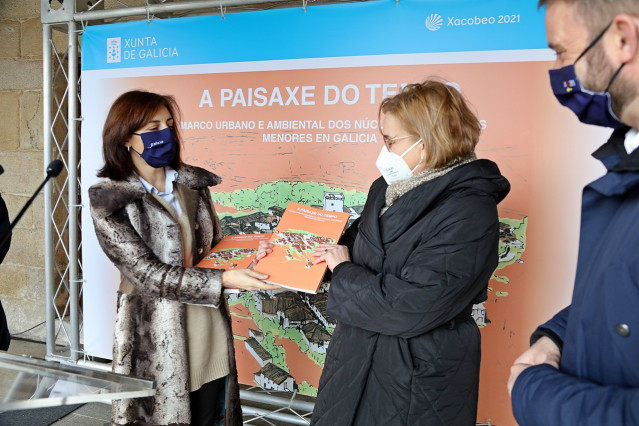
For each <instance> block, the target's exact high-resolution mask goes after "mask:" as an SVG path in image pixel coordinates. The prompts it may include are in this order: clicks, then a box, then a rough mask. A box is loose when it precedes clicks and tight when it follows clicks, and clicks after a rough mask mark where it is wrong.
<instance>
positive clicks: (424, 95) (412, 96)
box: [378, 80, 481, 169]
mask: <svg viewBox="0 0 639 426" xmlns="http://www.w3.org/2000/svg"><path fill="white" fill-rule="evenodd" d="M382 114H392V115H393V116H394V117H395V118H397V119H398V120H399V122H400V123H401V124H402V126H403V127H404V128H405V129H406V131H407V132H409V133H410V134H411V135H413V136H415V138H419V139H421V140H422V141H423V142H424V146H425V148H426V158H425V159H424V163H425V164H426V168H428V169H437V168H440V167H442V166H444V165H446V164H448V163H450V162H451V161H453V160H455V159H457V158H460V157H464V156H466V155H468V154H470V153H471V152H474V151H475V146H476V145H477V142H478V141H479V133H480V131H481V128H480V124H479V120H478V119H477V116H476V115H475V113H474V112H473V111H472V110H471V109H470V107H469V106H468V104H467V102H466V100H465V99H464V97H463V96H462V94H461V93H460V92H459V91H458V90H457V89H456V88H455V87H453V86H451V85H448V84H445V83H443V82H439V81H436V80H426V81H424V82H423V83H415V84H408V85H406V86H405V87H404V88H403V89H402V90H401V91H400V92H399V93H398V94H397V95H395V96H393V97H391V98H386V99H384V100H383V101H382V103H381V105H380V106H379V111H378V118H379V119H380V123H381V116H382Z"/></svg>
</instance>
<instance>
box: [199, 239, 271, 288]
mask: <svg viewBox="0 0 639 426" xmlns="http://www.w3.org/2000/svg"><path fill="white" fill-rule="evenodd" d="M272 235H273V234H270V233H268V234H239V235H227V236H226V237H224V238H222V239H221V240H220V242H219V243H217V244H216V245H215V247H213V248H212V249H211V251H210V252H209V253H208V254H207V255H206V256H204V259H202V260H201V261H200V263H198V264H197V265H195V266H198V267H200V268H211V269H224V270H227V271H228V270H229V269H242V268H250V267H251V266H252V265H251V263H252V262H253V259H254V258H255V253H256V252H257V248H258V247H259V245H260V241H267V240H268V239H270V237H271V236H272ZM239 292H240V290H239V289H236V288H225V289H224V293H239Z"/></svg>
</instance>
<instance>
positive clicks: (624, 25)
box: [611, 13, 639, 64]
mask: <svg viewBox="0 0 639 426" xmlns="http://www.w3.org/2000/svg"><path fill="white" fill-rule="evenodd" d="M611 27H612V28H611V30H612V35H613V37H614V39H613V40H614V41H613V43H614V46H613V47H614V49H615V55H616V56H617V59H618V60H619V62H620V63H622V64H625V63H628V62H630V61H632V60H633V59H634V58H635V56H636V55H637V46H638V44H639V41H638V39H639V19H638V18H635V17H633V16H630V15H627V14H625V13H620V14H619V15H617V16H615V18H614V19H613V20H612V26H611Z"/></svg>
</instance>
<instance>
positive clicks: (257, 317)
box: [222, 193, 527, 395]
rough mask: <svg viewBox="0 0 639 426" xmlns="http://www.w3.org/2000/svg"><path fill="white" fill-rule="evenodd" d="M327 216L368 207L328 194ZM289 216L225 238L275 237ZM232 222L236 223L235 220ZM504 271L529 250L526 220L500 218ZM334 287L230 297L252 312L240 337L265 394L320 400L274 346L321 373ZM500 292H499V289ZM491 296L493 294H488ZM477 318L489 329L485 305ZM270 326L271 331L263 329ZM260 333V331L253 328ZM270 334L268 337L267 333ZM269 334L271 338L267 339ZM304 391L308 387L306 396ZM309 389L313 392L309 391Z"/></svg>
mask: <svg viewBox="0 0 639 426" xmlns="http://www.w3.org/2000/svg"><path fill="white" fill-rule="evenodd" d="M323 201H324V203H323V204H324V205H323V206H314V207H322V208H324V209H325V210H333V211H345V212H346V211H347V212H350V213H351V219H350V220H349V222H351V221H352V220H354V219H356V218H357V217H359V214H360V213H361V211H362V208H363V206H356V207H354V208H353V207H347V206H345V205H344V197H343V194H339V193H325V194H324V200H323ZM283 212H284V209H283V208H281V207H277V206H274V207H271V208H270V209H269V211H268V214H265V213H253V214H250V215H247V216H243V217H234V218H229V220H225V219H226V218H224V219H222V222H223V227H224V232H225V234H243V233H259V232H273V231H274V229H275V227H276V226H277V224H278V223H279V220H280V218H281V216H282V214H283ZM231 219H232V220H231ZM500 222H502V223H501V224H500V247H499V266H498V267H497V270H499V269H501V268H503V267H506V266H508V265H510V264H513V263H523V260H522V259H521V256H522V254H523V252H524V250H525V241H526V225H527V218H526V217H523V219H508V218H500ZM493 278H495V280H491V281H496V284H495V285H497V286H501V287H504V288H507V285H508V278H507V277H504V276H498V275H494V276H493ZM328 287H329V283H324V284H323V285H322V287H321V289H320V291H319V292H318V293H317V294H308V293H302V292H300V293H297V292H292V291H280V292H272V291H266V292H243V293H236V294H230V295H228V300H229V304H230V305H233V304H237V303H239V304H241V305H243V306H244V307H245V308H246V309H248V310H249V311H250V316H251V318H252V321H253V322H254V325H253V326H252V327H250V328H249V331H248V336H236V338H239V339H240V340H244V346H245V347H246V349H247V351H248V353H250V355H251V356H252V357H253V358H254V359H255V361H257V363H258V364H259V366H260V367H261V368H260V369H259V371H253V372H252V374H253V378H254V381H255V383H256V384H257V385H259V386H260V387H262V388H263V389H265V390H274V391H284V392H295V391H297V390H298V389H299V391H300V393H302V394H307V395H314V394H316V391H317V389H314V387H312V386H310V385H309V384H308V383H305V382H304V383H300V382H303V380H304V379H303V378H300V377H298V378H297V379H296V377H294V376H293V375H291V374H290V373H289V372H288V371H287V370H288V369H289V368H290V365H289V364H290V362H294V361H291V359H289V356H291V357H295V355H291V354H287V353H286V351H285V349H284V347H283V346H281V345H279V346H278V345H277V344H276V343H275V338H278V339H288V340H291V341H294V342H295V343H296V344H297V345H298V347H299V351H300V352H301V353H302V354H303V355H302V356H308V357H309V358H310V359H312V360H313V362H314V363H315V364H316V365H318V366H319V368H321V367H322V366H323V364H324V360H325V356H326V350H327V348H328V345H329V342H330V339H331V334H332V332H333V330H334V329H335V327H336V325H337V324H336V321H335V320H334V319H332V318H330V317H329V316H328V315H327V314H326V304H327V300H328V293H327V291H328ZM495 290H497V289H495ZM489 291H491V289H490V288H489ZM495 294H496V296H498V297H503V296H507V295H508V293H507V291H495ZM472 316H473V317H474V319H475V321H476V323H477V325H478V326H479V327H485V326H487V325H488V324H489V323H490V320H489V319H488V317H487V315H486V305H485V304H484V303H481V304H478V305H475V306H474V307H473V312H472ZM264 325H266V328H265V327H264ZM253 327H257V328H259V330H258V329H256V328H253ZM267 330H268V331H267ZM265 333H266V335H265ZM299 386H304V387H305V388H304V391H302V388H300V387H299ZM309 386H310V387H309Z"/></svg>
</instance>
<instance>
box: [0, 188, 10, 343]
mask: <svg viewBox="0 0 639 426" xmlns="http://www.w3.org/2000/svg"><path fill="white" fill-rule="evenodd" d="M10 225H11V223H10V222H9V212H8V211H7V205H6V204H5V203H4V200H3V199H2V195H0V238H3V237H4V234H5V233H6V232H9V227H10ZM10 245H11V235H9V238H8V239H7V242H6V243H4V245H3V246H2V247H0V263H2V261H3V260H4V257H5V256H6V255H7V252H8V251H9V246H10ZM10 342H11V335H10V334H9V326H8V325H7V317H6V316H5V314H4V309H3V308H2V303H1V302H0V350H3V351H6V350H7V349H9V343H10Z"/></svg>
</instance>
